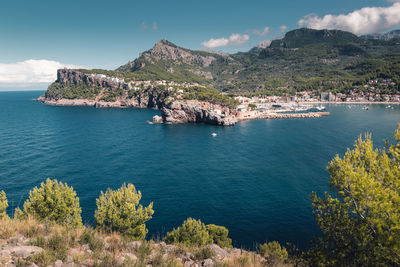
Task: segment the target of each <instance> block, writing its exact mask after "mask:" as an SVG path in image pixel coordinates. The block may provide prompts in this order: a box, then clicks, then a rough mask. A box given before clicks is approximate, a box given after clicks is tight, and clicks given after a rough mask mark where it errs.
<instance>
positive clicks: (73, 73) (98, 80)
mask: <svg viewBox="0 0 400 267" xmlns="http://www.w3.org/2000/svg"><path fill="white" fill-rule="evenodd" d="M171 84H172V85H174V86H177V87H179V86H186V87H190V86H191V85H188V84H183V85H180V84H177V83H171ZM171 84H167V83H166V82H165V81H156V82H151V81H130V82H126V81H125V80H124V79H123V78H121V77H110V76H107V75H104V74H98V73H88V72H85V71H84V70H72V69H60V70H58V72H57V80H56V81H55V82H54V83H53V84H51V85H50V86H49V88H48V90H47V91H46V93H45V94H44V95H43V96H41V97H40V98H39V99H38V100H40V101H42V102H43V103H45V104H49V105H58V106H93V107H96V108H108V107H114V108H128V107H139V108H155V109H161V114H162V116H161V117H158V116H155V118H154V120H153V121H154V122H156V123H189V122H193V123H207V124H213V125H220V126H228V125H234V124H235V123H236V119H235V117H234V115H233V114H232V113H231V111H230V110H229V108H227V107H225V106H223V105H215V104H214V105H213V104H211V103H209V102H206V101H197V100H186V99H183V96H182V93H183V90H176V88H175V87H173V86H171Z"/></svg>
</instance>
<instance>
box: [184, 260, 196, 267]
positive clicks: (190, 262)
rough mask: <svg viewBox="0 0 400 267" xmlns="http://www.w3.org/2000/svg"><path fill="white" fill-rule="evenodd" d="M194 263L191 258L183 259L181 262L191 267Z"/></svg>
mask: <svg viewBox="0 0 400 267" xmlns="http://www.w3.org/2000/svg"><path fill="white" fill-rule="evenodd" d="M193 264H194V261H192V260H188V261H185V264H183V266H184V267H191V266H192V265H193Z"/></svg>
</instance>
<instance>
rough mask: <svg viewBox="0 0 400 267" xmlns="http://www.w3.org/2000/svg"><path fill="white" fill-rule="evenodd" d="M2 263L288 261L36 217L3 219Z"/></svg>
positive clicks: (57, 266)
mask: <svg viewBox="0 0 400 267" xmlns="http://www.w3.org/2000/svg"><path fill="white" fill-rule="evenodd" d="M0 266H7V267H8V266H9V267H11V266H30V267H35V266H53V267H62V266H65V267H67V266H68V267H72V266H88V267H89V266H145V267H152V266H184V267H194V266H208V267H211V266H228V267H229V266H287V265H286V264H284V263H282V262H273V261H271V260H270V259H268V257H265V256H261V255H259V254H257V253H255V252H251V251H246V250H242V249H238V248H221V247H219V246H217V245H215V244H210V245H206V246H201V247H198V246H187V245H182V244H166V243H165V242H162V241H161V242H160V241H159V242H156V241H153V240H150V241H128V240H126V239H124V238H123V237H122V236H120V235H118V234H117V233H112V234H106V233H101V232H98V231H96V230H93V229H91V228H86V227H81V228H68V227H64V226H60V225H55V224H50V223H38V222H37V221H35V220H33V219H27V220H23V221H20V220H16V219H15V220H11V219H8V218H7V219H2V220H0Z"/></svg>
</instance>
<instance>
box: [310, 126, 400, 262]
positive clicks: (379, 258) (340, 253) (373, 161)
mask: <svg viewBox="0 0 400 267" xmlns="http://www.w3.org/2000/svg"><path fill="white" fill-rule="evenodd" d="M395 140H396V141H397V144H395V145H391V146H388V147H387V148H386V149H382V150H378V149H374V147H373V142H372V140H371V135H366V136H365V139H362V138H361V136H360V138H359V139H358V140H357V141H356V142H355V145H354V148H353V149H352V150H350V149H348V150H347V152H346V153H345V155H344V157H343V158H340V157H339V156H338V155H337V156H336V157H335V158H334V159H333V160H332V161H331V162H330V163H329V166H328V172H329V174H330V176H331V180H330V189H331V191H332V193H333V194H332V195H330V194H329V193H327V192H326V193H325V198H319V197H318V196H317V195H316V193H313V194H312V196H311V199H312V201H313V210H314V215H315V218H316V221H317V223H318V225H319V227H320V229H321V231H322V234H323V237H322V238H321V239H319V241H318V243H316V245H315V247H314V248H313V249H312V250H310V252H309V253H308V256H309V257H311V259H312V258H314V260H312V261H314V262H316V260H315V259H316V258H318V261H320V262H324V264H325V265H335V266H338V265H339V266H356V265H357V266H395V265H400V130H397V131H396V134H395Z"/></svg>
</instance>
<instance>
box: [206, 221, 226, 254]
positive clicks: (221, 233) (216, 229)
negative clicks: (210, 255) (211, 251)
mask: <svg viewBox="0 0 400 267" xmlns="http://www.w3.org/2000/svg"><path fill="white" fill-rule="evenodd" d="M206 230H207V232H208V234H209V235H210V238H211V239H212V243H214V244H217V245H218V246H220V247H222V248H231V247H232V239H230V238H229V237H228V235H229V230H228V229H227V228H226V227H223V226H219V225H215V224H207V225H206Z"/></svg>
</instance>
